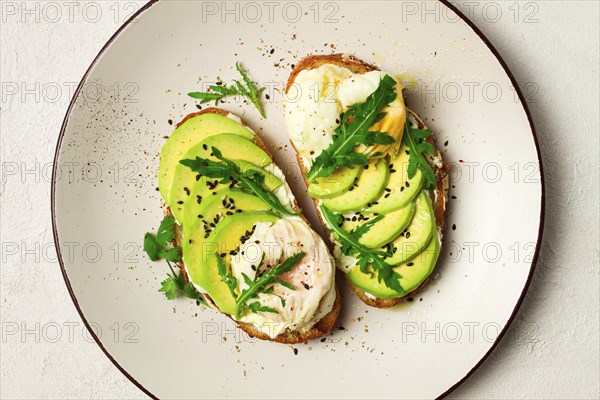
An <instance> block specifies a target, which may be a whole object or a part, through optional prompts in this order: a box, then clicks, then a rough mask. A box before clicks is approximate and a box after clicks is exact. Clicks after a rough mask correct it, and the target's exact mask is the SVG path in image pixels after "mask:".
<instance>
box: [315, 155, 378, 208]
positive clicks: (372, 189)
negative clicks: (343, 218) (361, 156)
mask: <svg viewBox="0 0 600 400" xmlns="http://www.w3.org/2000/svg"><path fill="white" fill-rule="evenodd" d="M388 175H389V169H388V163H387V161H386V160H385V159H383V158H382V159H380V160H379V161H375V162H372V163H370V164H368V165H367V166H365V169H364V171H363V172H362V173H361V174H360V177H359V178H358V181H357V182H356V185H355V186H354V187H352V188H351V189H349V190H348V191H347V192H346V193H344V194H342V195H340V196H337V197H334V198H331V199H325V200H323V205H324V206H325V207H327V208H328V209H330V210H331V211H335V212H340V213H345V212H355V211H360V210H362V209H363V208H365V207H366V206H367V204H369V203H370V202H372V201H373V200H375V199H377V198H379V196H380V194H381V192H382V191H383V188H384V187H385V185H386V183H387V181H388Z"/></svg>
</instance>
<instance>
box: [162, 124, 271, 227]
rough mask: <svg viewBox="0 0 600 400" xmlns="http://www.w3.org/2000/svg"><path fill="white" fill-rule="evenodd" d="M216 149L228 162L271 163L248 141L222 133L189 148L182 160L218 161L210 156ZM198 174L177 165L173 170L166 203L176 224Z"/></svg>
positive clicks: (262, 164) (180, 217)
mask: <svg viewBox="0 0 600 400" xmlns="http://www.w3.org/2000/svg"><path fill="white" fill-rule="evenodd" d="M212 147H216V148H218V149H219V150H220V151H221V153H222V154H223V157H225V158H227V159H230V160H244V161H248V162H251V163H253V164H255V165H258V166H260V167H263V166H265V165H267V164H269V163H271V158H270V157H269V156H268V155H267V153H265V152H264V151H263V150H262V149H260V148H259V147H258V146H256V145H255V144H254V143H252V142H251V141H250V140H248V139H244V138H243V137H241V136H237V135H231V134H228V133H223V134H219V135H214V136H210V137H208V138H206V139H204V140H203V141H201V142H200V143H198V144H197V145H195V146H193V147H192V148H190V149H189V150H188V151H187V153H185V155H184V156H183V157H182V159H191V160H193V159H195V158H196V157H200V158H207V159H211V160H213V161H218V160H217V158H215V157H214V156H213V155H212V152H211V148H212ZM197 176H198V173H196V172H194V171H192V170H191V169H190V168H189V167H187V166H185V165H183V164H179V165H178V166H177V167H176V168H175V175H174V177H173V187H172V188H171V194H170V197H169V198H170V202H169V203H167V204H168V205H169V206H170V207H171V210H172V211H173V215H174V216H175V219H176V220H177V221H178V222H181V221H182V220H183V204H184V203H185V200H186V199H187V198H188V197H189V196H190V194H191V188H192V185H193V184H194V183H195V182H196V178H197Z"/></svg>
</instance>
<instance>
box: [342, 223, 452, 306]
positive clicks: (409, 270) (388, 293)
mask: <svg viewBox="0 0 600 400" xmlns="http://www.w3.org/2000/svg"><path fill="white" fill-rule="evenodd" d="M439 255H440V243H439V240H438V238H437V235H434V236H433V237H432V238H431V240H430V241H429V244H428V245H427V247H426V248H425V249H424V250H423V251H422V252H421V253H419V254H418V255H417V256H416V257H414V258H413V259H412V260H410V261H408V262H406V263H403V264H400V265H398V266H397V267H394V271H396V272H397V273H398V274H399V275H400V285H401V286H402V288H404V290H405V292H406V293H409V292H412V291H413V290H415V289H417V288H418V287H419V285H421V283H423V281H424V280H425V279H426V278H427V277H428V276H429V275H430V274H431V272H433V268H434V267H435V263H436V262H437V259H438V256H439ZM348 280H349V281H350V283H352V284H353V285H354V286H356V287H357V288H359V289H362V290H364V291H365V292H367V293H369V294H371V295H373V296H375V297H377V298H379V299H394V298H398V297H402V296H403V295H401V294H399V293H397V292H396V291H395V290H393V289H390V288H389V287H387V286H386V285H385V283H383V282H381V283H380V282H378V281H377V277H376V275H375V274H364V273H362V272H361V271H360V268H359V267H357V266H356V267H353V268H352V269H351V270H350V271H349V272H348Z"/></svg>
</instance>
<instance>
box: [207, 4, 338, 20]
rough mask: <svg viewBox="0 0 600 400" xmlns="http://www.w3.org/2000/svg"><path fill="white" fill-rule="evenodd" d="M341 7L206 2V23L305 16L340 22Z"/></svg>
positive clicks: (286, 18)
mask: <svg viewBox="0 0 600 400" xmlns="http://www.w3.org/2000/svg"><path fill="white" fill-rule="evenodd" d="M339 10H340V6H339V4H338V3H336V2H331V1H328V2H321V1H319V2H317V1H315V2H304V1H302V2H278V1H265V2H254V1H233V2H225V1H223V2H216V1H205V2H202V22H203V23H206V22H209V21H211V20H217V21H220V22H222V23H227V22H235V23H240V22H246V23H274V22H276V21H278V20H283V21H285V22H288V23H296V22H300V20H302V19H306V20H309V21H312V22H314V23H320V22H322V23H326V24H335V23H338V22H339V17H338V14H339Z"/></svg>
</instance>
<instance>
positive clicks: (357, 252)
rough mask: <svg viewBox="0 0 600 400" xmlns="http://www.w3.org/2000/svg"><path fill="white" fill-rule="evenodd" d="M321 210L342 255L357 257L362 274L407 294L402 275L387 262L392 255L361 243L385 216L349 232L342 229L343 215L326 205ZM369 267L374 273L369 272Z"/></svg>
mask: <svg viewBox="0 0 600 400" xmlns="http://www.w3.org/2000/svg"><path fill="white" fill-rule="evenodd" d="M320 210H321V213H322V214H323V217H324V218H325V221H327V223H328V224H329V226H330V227H331V228H330V229H329V230H330V231H332V232H334V233H335V234H336V237H337V239H338V241H339V242H340V244H341V248H340V250H341V251H342V253H344V254H345V255H348V256H354V257H356V258H357V259H358V261H357V263H356V264H357V265H358V267H359V268H360V270H361V272H362V273H365V274H372V273H376V274H377V281H378V282H380V283H381V282H383V283H385V285H386V286H387V287H389V288H390V289H392V290H395V291H396V292H398V294H400V295H403V294H404V293H406V291H405V290H404V288H403V287H402V286H401V285H400V275H399V274H398V273H397V272H396V271H394V269H393V267H392V266H391V265H389V264H388V263H386V262H385V258H386V257H388V256H389V255H390V254H388V253H387V252H385V251H381V250H374V249H370V248H368V247H366V246H364V245H362V244H361V243H360V242H359V240H360V238H361V237H362V236H363V235H364V234H365V233H367V232H368V231H369V229H371V227H372V226H373V225H374V224H375V223H376V222H377V221H379V220H380V219H381V218H383V215H381V216H379V217H377V218H375V219H372V220H370V221H368V222H366V223H364V224H363V225H360V226H358V227H356V228H355V229H354V230H352V231H350V232H348V231H346V230H345V229H343V228H342V227H341V225H342V223H341V218H342V216H341V215H339V214H335V213H334V212H332V211H331V210H329V209H328V208H327V207H325V206H324V205H321V207H320ZM369 266H370V267H371V269H372V271H370V270H369Z"/></svg>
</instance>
